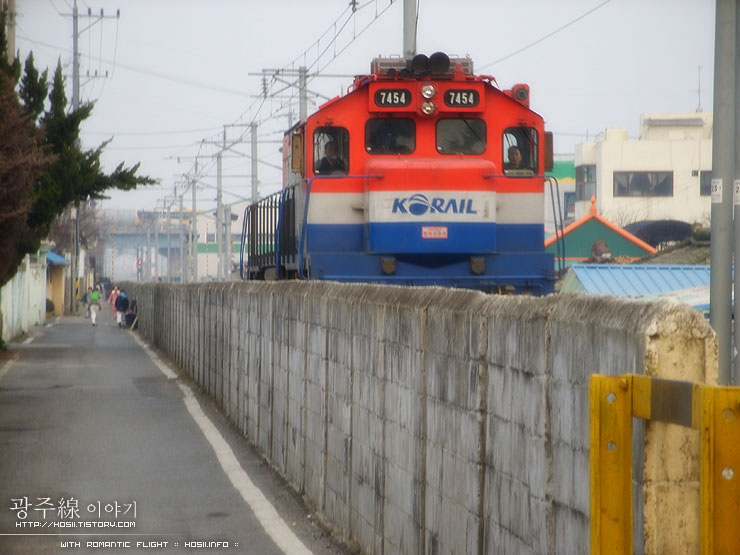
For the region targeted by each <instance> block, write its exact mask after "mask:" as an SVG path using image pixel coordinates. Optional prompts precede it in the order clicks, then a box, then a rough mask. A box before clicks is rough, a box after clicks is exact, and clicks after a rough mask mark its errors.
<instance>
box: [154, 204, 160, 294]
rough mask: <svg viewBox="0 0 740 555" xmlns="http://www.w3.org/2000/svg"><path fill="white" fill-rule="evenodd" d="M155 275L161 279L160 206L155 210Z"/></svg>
mask: <svg viewBox="0 0 740 555" xmlns="http://www.w3.org/2000/svg"><path fill="white" fill-rule="evenodd" d="M154 275H155V276H157V280H159V278H160V275H159V207H155V212H154Z"/></svg>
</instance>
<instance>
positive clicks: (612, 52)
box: [16, 0, 714, 210]
mask: <svg viewBox="0 0 740 555" xmlns="http://www.w3.org/2000/svg"><path fill="white" fill-rule="evenodd" d="M16 2H17V5H16V9H17V12H18V19H17V38H16V41H17V44H16V47H17V49H18V50H20V54H21V58H22V59H23V60H25V58H26V56H27V54H28V53H29V52H30V51H31V50H32V51H33V53H34V57H35V59H36V62H37V66H38V67H42V68H43V67H49V68H50V72H53V69H54V66H55V65H56V62H57V59H60V58H61V60H62V64H63V65H64V68H65V75H66V76H67V85H68V86H67V91H68V97H69V98H70V99H71V83H72V79H71V73H72V70H71V68H72V64H71V60H72V18H71V13H72V2H73V0H16ZM78 2H79V4H78V6H79V11H80V19H79V28H80V31H81V34H80V39H79V45H80V54H81V56H80V57H81V74H82V90H81V97H82V99H83V100H84V101H94V102H95V109H94V111H93V115H92V117H91V118H90V119H89V120H87V121H86V122H85V123H84V126H83V132H82V141H83V145H84V146H85V147H86V148H90V147H93V146H96V145H98V144H100V143H101V142H102V141H104V140H106V139H109V138H112V139H113V140H112V142H111V143H110V145H108V147H107V148H106V150H105V154H104V157H103V160H104V163H105V165H106V170H107V171H111V170H112V169H113V168H114V167H115V166H116V165H117V164H118V163H119V162H121V161H125V162H126V163H127V164H132V163H135V162H141V173H143V174H145V175H149V176H151V177H154V178H156V179H159V180H161V183H160V185H157V186H154V187H147V188H145V189H139V190H137V191H135V192H126V193H113V194H112V195H111V197H112V198H111V200H109V201H105V202H104V208H119V207H120V208H124V209H130V208H149V209H152V208H154V207H155V206H157V205H159V206H161V205H162V203H163V202H164V198H165V197H168V196H169V197H172V195H173V192H174V187H175V186H177V187H178V191H179V192H182V191H183V190H184V187H185V184H184V178H183V174H188V173H190V174H191V175H192V173H193V170H194V163H195V157H196V156H199V157H200V158H199V162H198V164H199V167H200V168H201V174H202V175H203V177H202V179H201V181H200V182H199V183H200V184H199V188H198V209H199V210H200V209H203V208H206V207H210V206H213V205H215V196H216V193H215V189H214V187H215V185H216V177H215V176H216V166H215V158H214V155H215V152H216V151H217V146H216V145H215V144H214V143H216V142H220V141H222V140H223V134H224V126H227V127H226V135H227V143H229V144H231V143H233V142H234V141H236V140H238V139H239V137H240V136H242V135H244V140H245V142H244V143H243V144H235V145H234V146H233V148H232V149H231V150H230V151H229V154H228V157H227V158H226V159H225V161H224V174H225V176H226V177H225V179H224V191H225V194H224V200H225V201H227V202H231V201H235V200H238V199H239V197H248V196H249V195H250V191H251V185H250V183H251V178H250V177H249V176H250V174H251V162H250V160H249V159H248V158H247V157H245V156H244V155H246V154H248V153H249V151H250V147H249V143H248V138H249V134H248V128H247V127H245V126H246V125H247V124H249V123H251V122H253V121H255V122H257V123H259V137H258V138H259V141H260V144H259V159H260V165H259V181H260V194H261V195H265V194H269V193H271V192H274V191H277V190H278V189H279V188H280V185H281V177H280V172H279V170H278V169H276V168H275V167H274V166H280V164H281V154H280V153H279V151H278V148H279V146H280V145H279V144H278V143H277V141H279V140H280V138H281V136H282V131H284V130H285V129H286V128H287V127H288V124H289V117H290V116H289V115H288V114H289V112H292V118H293V121H295V119H296V118H297V113H298V106H297V101H296V98H293V101H291V99H289V98H285V97H286V96H287V95H292V96H294V97H295V95H296V92H295V91H294V90H292V89H288V90H285V91H283V92H281V93H280V94H279V96H278V97H268V98H267V99H264V98H260V94H261V92H262V91H263V85H264V86H266V87H267V89H268V90H269V91H270V92H271V93H277V92H278V91H280V90H281V89H283V88H284V85H283V84H282V83H281V82H279V81H275V80H273V78H272V77H271V76H269V77H268V78H267V79H266V81H265V82H264V83H263V79H262V77H260V76H259V75H251V74H255V73H256V74H261V72H262V70H263V69H268V68H269V69H278V68H284V69H289V70H290V69H297V68H298V67H299V66H300V65H306V66H308V67H309V68H310V70H311V72H315V71H316V70H318V72H319V73H321V74H328V75H329V76H327V77H318V78H315V79H313V80H312V81H311V82H310V84H309V88H310V89H311V90H312V91H313V92H316V93H319V94H320V95H322V96H318V97H313V101H314V102H315V104H314V105H313V106H309V111H311V110H312V109H314V108H315V106H316V105H318V104H320V103H321V102H323V101H324V99H325V98H331V97H333V96H336V95H338V94H342V93H343V92H344V91H346V87H347V85H349V84H350V83H351V78H350V77H349V75H354V74H358V73H366V72H367V71H368V70H369V67H370V60H371V59H372V58H373V57H376V56H378V55H383V56H389V55H399V54H401V52H402V49H403V37H402V22H403V14H402V12H403V2H402V0H395V1H394V2H390V1H389V0H377V1H375V0H370V1H367V0H357V2H356V3H357V7H358V9H357V11H356V12H354V14H353V12H352V10H351V9H350V2H349V0H311V1H308V0H208V1H205V0H117V1H114V0H105V1H101V0H87V1H83V0H78ZM88 8H89V9H90V10H91V12H92V14H93V17H88ZM101 8H102V9H103V10H104V14H105V16H106V18H104V19H100V18H99V17H95V16H99V14H100V10H101ZM117 10H120V17H118V18H117V17H115V15H116V12H117ZM110 16H113V17H110ZM335 31H336V37H337V38H336V40H335ZM440 50H441V51H444V52H447V53H448V54H451V55H458V56H468V55H469V56H470V57H471V58H472V59H473V62H474V64H475V69H476V72H479V73H484V74H490V75H493V76H494V77H495V78H496V81H497V82H498V84H499V85H500V86H501V88H509V87H510V86H511V85H513V84H515V83H528V84H529V85H530V87H531V91H532V96H531V99H532V108H533V109H534V110H535V111H537V112H539V113H540V114H542V115H543V116H544V118H545V122H546V127H547V128H548V129H549V130H550V131H553V132H554V134H555V151H556V153H562V154H571V155H572V153H573V151H574V147H575V145H576V144H577V143H579V142H582V141H585V140H586V139H587V138H591V139H593V137H594V135H596V134H597V133H599V132H601V131H603V130H604V129H605V128H607V127H622V128H626V129H627V130H628V132H629V135H630V137H634V138H636V137H637V135H638V133H639V118H640V114H644V113H650V112H692V111H695V110H696V109H697V107H698V106H699V102H700V99H701V108H702V109H703V110H704V111H711V109H712V80H713V55H714V0H607V1H604V0H567V1H566V0H559V1H553V0H521V1H518V2H503V1H494V0H421V1H420V7H419V15H418V38H417V51H418V52H422V53H426V54H431V53H433V52H435V51H440ZM317 58H318V60H317ZM700 68H701V70H700ZM88 72H89V74H90V76H91V77H88V76H87V75H88ZM96 72H97V75H98V76H99V77H97V78H95V77H94V76H95V75H96ZM105 75H107V77H102V76H105ZM336 75H347V77H335V76H336ZM700 76H701V79H700ZM700 82H701V95H700V94H699V83H700ZM190 199H191V195H190V193H189V192H188V194H187V195H186V196H185V206H186V207H187V208H189V207H190V202H191V201H190Z"/></svg>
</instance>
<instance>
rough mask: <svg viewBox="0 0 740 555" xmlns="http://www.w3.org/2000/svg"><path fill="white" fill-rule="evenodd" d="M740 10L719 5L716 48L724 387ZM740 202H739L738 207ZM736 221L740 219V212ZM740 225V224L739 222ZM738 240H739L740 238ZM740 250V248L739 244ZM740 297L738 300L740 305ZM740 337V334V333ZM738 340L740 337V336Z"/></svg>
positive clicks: (715, 288) (715, 216)
mask: <svg viewBox="0 0 740 555" xmlns="http://www.w3.org/2000/svg"><path fill="white" fill-rule="evenodd" d="M737 15H738V14H737V6H736V1H735V0H717V3H716V20H715V34H714V36H715V45H714V128H713V132H712V145H713V146H712V212H711V217H712V223H711V226H712V228H711V234H712V241H711V247H710V249H711V252H710V256H711V261H712V265H711V269H710V283H709V287H710V294H709V298H710V323H711V325H712V327H713V328H714V331H715V332H716V333H717V340H718V343H719V352H718V356H717V362H718V382H719V385H730V384H731V382H732V358H733V357H732V354H733V342H732V335H731V333H730V321H731V313H730V308H731V298H730V290H731V283H732V251H733V245H732V240H733V230H732V223H733V222H732V219H733V196H734V195H733V189H734V187H733V176H734V175H735V167H734V159H733V158H734V155H735V146H734V144H733V141H734V136H735V98H736V96H735V95H736V91H735V74H736V67H735V66H736V58H735V56H736V48H737V45H736V42H735V41H736V28H737V20H736V17H737ZM735 202H737V201H735ZM735 216H736V217H737V216H738V213H737V208H735ZM736 221H737V222H738V223H740V218H738V220H736ZM736 237H739V236H738V235H736ZM738 244H739V246H740V243H738ZM738 298H739V297H736V300H737V299H738ZM736 333H737V332H736ZM737 337H740V335H739V336H737Z"/></svg>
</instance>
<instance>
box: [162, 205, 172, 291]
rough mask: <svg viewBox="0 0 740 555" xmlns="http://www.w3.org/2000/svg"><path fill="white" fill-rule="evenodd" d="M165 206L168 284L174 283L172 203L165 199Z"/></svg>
mask: <svg viewBox="0 0 740 555" xmlns="http://www.w3.org/2000/svg"><path fill="white" fill-rule="evenodd" d="M164 202H165V204H167V283H172V249H171V247H170V236H171V234H172V226H171V224H172V210H171V209H172V203H168V202H167V197H165V198H164Z"/></svg>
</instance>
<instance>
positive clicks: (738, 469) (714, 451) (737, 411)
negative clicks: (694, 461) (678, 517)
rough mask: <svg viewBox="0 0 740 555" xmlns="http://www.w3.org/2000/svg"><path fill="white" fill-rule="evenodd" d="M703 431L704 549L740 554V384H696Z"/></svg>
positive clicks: (696, 420)
mask: <svg viewBox="0 0 740 555" xmlns="http://www.w3.org/2000/svg"><path fill="white" fill-rule="evenodd" d="M694 398H695V399H697V398H698V400H699V402H698V403H697V402H695V403H694V423H693V424H694V427H695V428H698V429H699V431H700V433H701V486H700V487H701V493H700V498H701V529H702V538H701V541H702V551H703V552H704V553H715V554H723V555H724V554H727V555H729V554H736V553H740V530H738V528H737V523H738V519H739V518H740V387H710V386H696V387H695V396H694Z"/></svg>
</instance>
